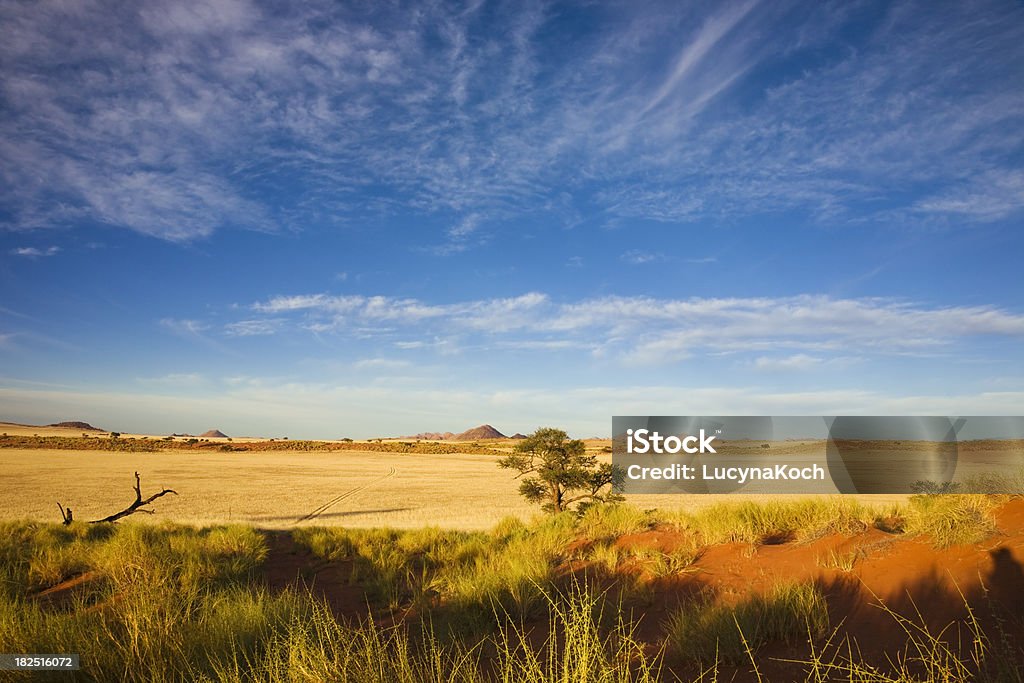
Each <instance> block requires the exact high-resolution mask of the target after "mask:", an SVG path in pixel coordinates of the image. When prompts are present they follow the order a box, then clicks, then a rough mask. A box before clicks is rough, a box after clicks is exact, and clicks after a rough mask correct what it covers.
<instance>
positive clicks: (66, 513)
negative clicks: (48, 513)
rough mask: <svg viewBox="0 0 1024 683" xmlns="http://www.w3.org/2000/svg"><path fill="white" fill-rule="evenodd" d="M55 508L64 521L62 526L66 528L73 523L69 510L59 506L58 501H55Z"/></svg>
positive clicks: (72, 515) (73, 518)
mask: <svg viewBox="0 0 1024 683" xmlns="http://www.w3.org/2000/svg"><path fill="white" fill-rule="evenodd" d="M57 507H58V508H59V509H60V516H61V519H63V520H64V526H68V525H70V524H71V522H73V521H75V516H74V514H73V513H72V512H71V508H65V507H64V506H63V505H61V504H60V501H59V500H58V501H57Z"/></svg>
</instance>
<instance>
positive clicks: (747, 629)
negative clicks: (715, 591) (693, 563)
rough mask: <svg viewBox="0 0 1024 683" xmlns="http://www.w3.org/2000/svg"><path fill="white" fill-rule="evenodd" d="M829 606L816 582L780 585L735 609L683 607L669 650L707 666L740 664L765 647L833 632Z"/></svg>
mask: <svg viewBox="0 0 1024 683" xmlns="http://www.w3.org/2000/svg"><path fill="white" fill-rule="evenodd" d="M828 626H829V617H828V605H827V604H826V602H825V597H824V596H823V595H822V593H821V591H820V589H818V588H817V587H816V586H815V585H814V584H811V583H792V584H780V585H778V586H776V587H775V588H773V589H772V590H770V591H769V592H768V593H766V594H765V595H756V596H754V597H752V598H750V599H748V600H746V601H744V602H741V603H739V604H738V605H735V606H728V605H723V604H715V603H714V602H712V601H711V600H705V601H698V602H697V603H694V604H689V605H683V606H682V607H680V608H679V609H678V610H677V611H676V612H674V613H673V614H672V615H671V616H670V617H669V619H668V620H667V622H666V623H665V627H664V628H665V640H666V644H667V648H668V651H669V652H670V653H672V654H674V655H675V656H677V657H679V658H681V659H695V660H697V661H699V662H702V663H704V664H708V663H714V662H718V661H723V660H724V661H728V662H739V661H741V660H744V659H746V658H748V657H749V655H750V654H751V653H754V652H756V651H757V650H758V649H759V648H760V647H761V646H763V645H764V644H765V643H768V642H772V641H784V642H787V643H793V642H801V641H807V640H808V639H810V640H813V639H815V638H819V637H821V636H822V635H824V634H825V633H826V632H827V631H828Z"/></svg>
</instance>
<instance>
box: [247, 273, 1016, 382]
mask: <svg viewBox="0 0 1024 683" xmlns="http://www.w3.org/2000/svg"><path fill="white" fill-rule="evenodd" d="M251 309H252V310H255V311H259V312H268V313H273V314H275V315H277V316H279V317H278V318H275V324H280V325H281V326H283V327H285V326H292V327H303V326H304V327H307V328H310V329H315V330H316V331H317V332H319V333H330V334H338V335H353V334H354V332H353V331H354V330H356V331H359V334H360V336H361V337H362V338H370V339H373V338H385V339H389V340H391V343H393V344H394V345H395V346H396V347H397V348H399V349H404V350H414V349H424V348H427V347H428V346H429V344H428V343H427V342H425V341H424V340H423V338H424V337H427V338H430V337H432V336H435V335H442V336H443V335H450V334H462V335H463V336H464V337H465V340H464V341H465V343H469V344H471V345H473V346H483V347H493V348H506V349H512V348H519V349H526V348H531V349H535V350H539V351H542V350H558V349H566V348H577V349H580V348H582V349H589V350H590V351H592V352H593V353H594V354H597V355H602V356H609V355H612V356H618V357H619V358H621V359H623V360H626V361H629V362H635V363H667V362H673V361H676V360H680V359H683V358H686V357H689V356H691V355H693V354H697V353H699V354H706V353H726V354H743V353H758V352H760V353H761V354H762V356H761V357H760V358H758V359H755V360H754V361H753V362H754V365H755V367H757V368H759V369H768V368H770V367H786V366H788V367H789V368H790V369H798V368H799V367H807V366H809V365H810V364H812V363H814V362H818V361H819V360H823V358H822V357H821V355H820V354H821V353H827V354H829V356H830V357H833V356H836V355H840V354H842V355H848V354H849V353H851V352H853V350H856V352H857V353H864V354H872V355H885V354H896V353H922V352H926V353H934V352H935V351H937V350H942V349H943V348H945V347H951V346H952V345H955V344H957V343H958V342H962V341H966V340H969V339H973V338H977V337H1011V338H1013V337H1016V338H1019V337H1024V314H1021V313H1016V312H1013V311H1009V310H1006V309H1003V308H999V307H996V306H946V307H934V306H926V305H923V304H917V303H914V302H908V301H900V300H893V299H881V298H866V299H841V298H832V297H828V296H810V295H806V296H796V297H781V298H767V297H765V298H693V299H658V298H652V297H624V296H607V297H600V298H587V299H582V300H579V301H575V302H557V301H554V300H553V299H552V298H551V297H549V296H547V295H545V294H543V293H540V292H531V293H528V294H524V295H522V296H518V297H509V298H497V299H481V300H473V301H464V302H456V303H438V304H432V303H427V302H423V301H419V300H416V299H396V298H391V297H382V296H374V297H362V296H331V295H327V294H316V295H299V296H281V297H274V298H271V299H270V300H268V301H266V302H258V303H255V304H253V305H252V306H251ZM282 313H290V314H292V315H290V316H281V314H282ZM381 323H386V325H385V326H383V327H382V326H380V325H381ZM780 350H781V351H786V350H789V351H790V353H791V355H789V356H786V357H781V358H780V357H778V356H775V355H772V356H768V355H763V354H765V352H767V351H780ZM811 354H814V355H811Z"/></svg>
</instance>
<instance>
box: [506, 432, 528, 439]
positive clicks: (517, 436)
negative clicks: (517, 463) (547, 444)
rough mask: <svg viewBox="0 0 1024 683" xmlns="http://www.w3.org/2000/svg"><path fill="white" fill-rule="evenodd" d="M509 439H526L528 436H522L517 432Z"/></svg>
mask: <svg viewBox="0 0 1024 683" xmlns="http://www.w3.org/2000/svg"><path fill="white" fill-rule="evenodd" d="M508 438H510V439H525V438H526V434H520V433H519V432H516V433H515V434H513V435H512V436H510V437H508Z"/></svg>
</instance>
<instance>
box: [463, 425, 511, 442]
mask: <svg viewBox="0 0 1024 683" xmlns="http://www.w3.org/2000/svg"><path fill="white" fill-rule="evenodd" d="M504 438H505V435H504V434H502V433H501V432H499V431H498V430H497V429H495V428H494V427H492V426H491V425H480V426H479V427H473V428H472V429H467V430H466V431H464V432H462V433H461V434H456V435H455V436H453V437H452V441H476V440H478V439H504Z"/></svg>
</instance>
